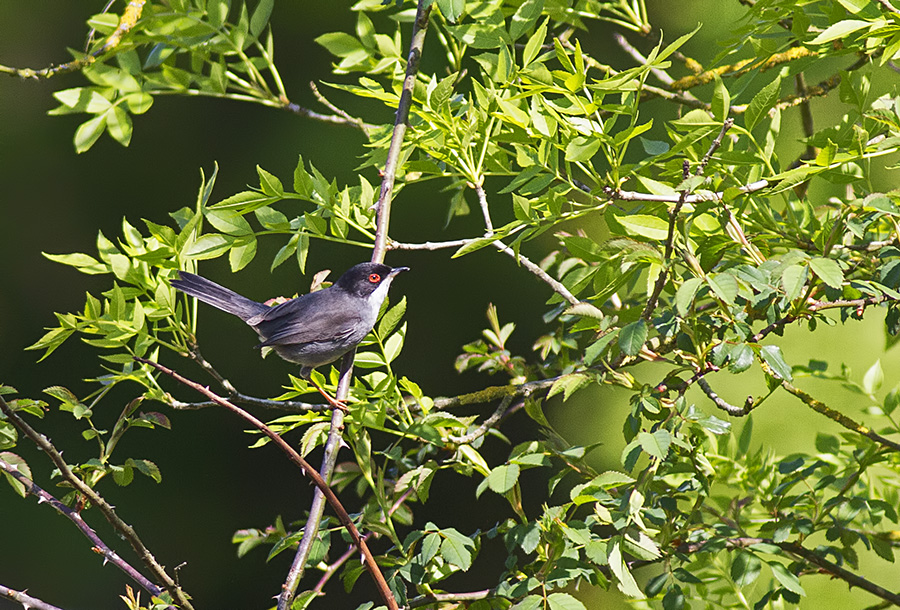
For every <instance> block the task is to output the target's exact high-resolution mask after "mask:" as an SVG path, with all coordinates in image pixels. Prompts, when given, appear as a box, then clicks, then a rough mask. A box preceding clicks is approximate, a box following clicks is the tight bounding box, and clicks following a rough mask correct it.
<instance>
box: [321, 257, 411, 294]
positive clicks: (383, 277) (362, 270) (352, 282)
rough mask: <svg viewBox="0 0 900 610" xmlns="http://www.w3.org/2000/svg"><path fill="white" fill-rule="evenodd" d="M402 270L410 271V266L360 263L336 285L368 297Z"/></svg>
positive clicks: (347, 272)
mask: <svg viewBox="0 0 900 610" xmlns="http://www.w3.org/2000/svg"><path fill="white" fill-rule="evenodd" d="M401 271H409V267H395V268H391V267H388V266H387V265H382V264H380V263H360V264H358V265H354V266H353V267H350V268H349V269H347V271H345V272H344V275H342V276H341V277H340V278H338V281H337V282H335V283H334V285H335V287H337V288H340V289H342V290H345V291H346V292H349V293H350V294H355V295H358V296H361V297H367V296H369V295H370V294H372V293H373V292H375V291H376V290H377V289H378V287H379V286H381V285H383V284H387V285H390V283H391V280H393V279H394V276H395V275H397V274H398V273H400V272H401ZM385 288H386V287H385ZM385 292H386V290H385Z"/></svg>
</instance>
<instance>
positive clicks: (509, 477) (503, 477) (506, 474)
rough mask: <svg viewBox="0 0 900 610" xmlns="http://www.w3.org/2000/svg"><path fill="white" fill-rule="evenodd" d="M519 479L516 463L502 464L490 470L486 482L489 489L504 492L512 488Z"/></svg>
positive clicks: (499, 492)
mask: <svg viewBox="0 0 900 610" xmlns="http://www.w3.org/2000/svg"><path fill="white" fill-rule="evenodd" d="M518 480H519V465H518V464H503V465H501V466H497V467H496V468H494V469H493V470H491V474H489V475H488V477H487V484H488V487H490V489H491V491H493V492H495V493H498V494H505V493H506V492H508V491H509V490H510V489H512V488H513V487H514V486H515V484H516V482H517V481H518Z"/></svg>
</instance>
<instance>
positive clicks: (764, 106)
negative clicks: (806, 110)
mask: <svg viewBox="0 0 900 610" xmlns="http://www.w3.org/2000/svg"><path fill="white" fill-rule="evenodd" d="M780 91H781V76H778V77H776V78H775V80H773V81H772V82H771V83H769V84H768V85H766V86H765V87H763V88H762V89H761V90H760V91H759V93H757V94H756V95H754V96H753V99H752V100H750V103H749V104H748V105H747V111H746V112H745V113H744V125H745V126H746V127H747V130H748V131H749V130H752V129H753V128H754V127H756V125H757V124H758V123H759V121H760V120H761V119H762V118H763V117H764V116H765V115H766V114H767V113H768V112H769V110H771V109H772V107H773V106H775V102H777V101H778V93H779V92H780Z"/></svg>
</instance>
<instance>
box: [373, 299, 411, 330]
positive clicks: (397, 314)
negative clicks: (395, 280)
mask: <svg viewBox="0 0 900 610" xmlns="http://www.w3.org/2000/svg"><path fill="white" fill-rule="evenodd" d="M405 313H406V297H405V296H404V297H402V298H401V299H400V302H398V303H397V304H396V305H394V306H393V307H391V308H390V309H388V310H387V311H386V312H385V313H384V315H383V316H381V321H380V322H379V323H378V336H379V337H387V336H388V334H390V332H391V331H392V330H394V328H395V327H396V326H397V323H398V322H400V320H401V319H402V318H403V314H405Z"/></svg>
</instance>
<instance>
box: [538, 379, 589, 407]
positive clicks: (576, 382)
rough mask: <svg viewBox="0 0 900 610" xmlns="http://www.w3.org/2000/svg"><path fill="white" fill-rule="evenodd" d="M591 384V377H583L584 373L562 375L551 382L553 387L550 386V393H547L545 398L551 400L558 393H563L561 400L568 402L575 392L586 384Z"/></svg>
mask: <svg viewBox="0 0 900 610" xmlns="http://www.w3.org/2000/svg"><path fill="white" fill-rule="evenodd" d="M590 382H591V377H590V376H588V375H585V374H584V373H569V374H568V375H563V376H562V377H560V378H559V379H557V380H556V381H554V382H553V385H552V386H550V391H549V392H548V393H547V398H553V397H554V396H556V395H557V394H559V393H560V392H562V393H563V400H569V397H570V396H571V395H572V394H574V393H575V392H576V391H577V390H580V389H581V388H583V387H584V386H586V385H587V384H589V383H590Z"/></svg>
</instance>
